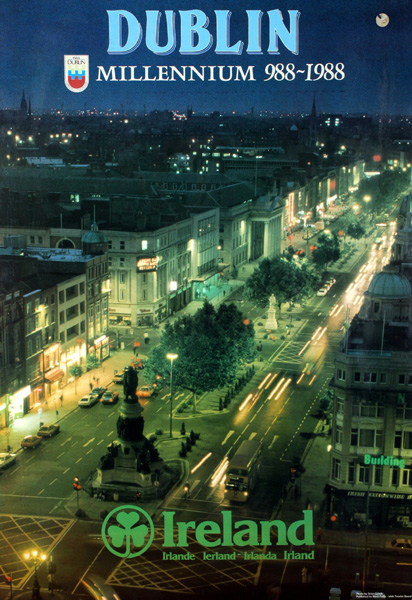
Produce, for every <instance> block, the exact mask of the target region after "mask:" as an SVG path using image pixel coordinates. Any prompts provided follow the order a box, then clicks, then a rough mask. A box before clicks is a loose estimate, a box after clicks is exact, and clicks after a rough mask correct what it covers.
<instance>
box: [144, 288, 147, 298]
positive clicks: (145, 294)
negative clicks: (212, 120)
mask: <svg viewBox="0 0 412 600" xmlns="http://www.w3.org/2000/svg"><path fill="white" fill-rule="evenodd" d="M143 300H147V292H146V290H143Z"/></svg>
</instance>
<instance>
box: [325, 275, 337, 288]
mask: <svg viewBox="0 0 412 600" xmlns="http://www.w3.org/2000/svg"><path fill="white" fill-rule="evenodd" d="M326 283H328V284H329V286H330V287H332V285H333V284H334V283H336V279H335V278H334V277H331V278H330V279H328V280H327V282H326Z"/></svg>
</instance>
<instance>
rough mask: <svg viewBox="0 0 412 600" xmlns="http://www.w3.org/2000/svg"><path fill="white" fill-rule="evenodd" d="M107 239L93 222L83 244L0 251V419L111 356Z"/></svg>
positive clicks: (15, 242)
mask: <svg viewBox="0 0 412 600" xmlns="http://www.w3.org/2000/svg"><path fill="white" fill-rule="evenodd" d="M106 246H107V242H106V238H105V237H104V235H103V234H101V233H100V232H98V231H97V227H96V226H95V227H93V229H92V231H90V232H86V234H85V235H84V236H83V240H82V247H83V249H82V250H80V249H79V250H75V249H52V248H48V249H46V248H35V247H27V245H26V236H24V235H19V236H9V237H7V236H6V238H5V247H4V248H2V250H1V252H0V261H1V265H2V275H3V281H2V289H1V292H0V416H1V421H0V425H2V426H4V425H7V424H8V423H9V422H10V420H12V419H14V418H18V417H20V416H23V415H24V414H25V413H27V412H28V411H29V410H30V409H31V408H32V407H33V406H35V405H37V404H38V403H39V402H40V401H42V400H44V399H47V398H49V397H50V396H51V395H53V394H54V393H55V392H57V390H58V389H59V387H60V386H61V384H62V383H64V382H65V381H67V380H68V378H69V377H70V367H71V366H72V365H76V364H77V365H81V366H83V365H84V364H85V360H86V357H87V356H88V355H90V354H93V355H95V356H96V357H97V358H98V359H99V360H103V359H104V358H106V357H107V356H108V355H109V338H108V336H107V335H106V333H107V329H108V322H109V318H108V294H109V291H110V290H109V280H108V260H107V256H106V254H105V252H104V250H105V248H106Z"/></svg>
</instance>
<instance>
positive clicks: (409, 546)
mask: <svg viewBox="0 0 412 600" xmlns="http://www.w3.org/2000/svg"><path fill="white" fill-rule="evenodd" d="M385 550H388V551H389V552H390V553H391V554H394V555H395V556H398V555H399V554H409V555H412V542H411V540H407V539H405V538H397V539H395V540H392V541H391V542H385Z"/></svg>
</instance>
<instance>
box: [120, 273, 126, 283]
mask: <svg viewBox="0 0 412 600" xmlns="http://www.w3.org/2000/svg"><path fill="white" fill-rule="evenodd" d="M120 283H126V273H120Z"/></svg>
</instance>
